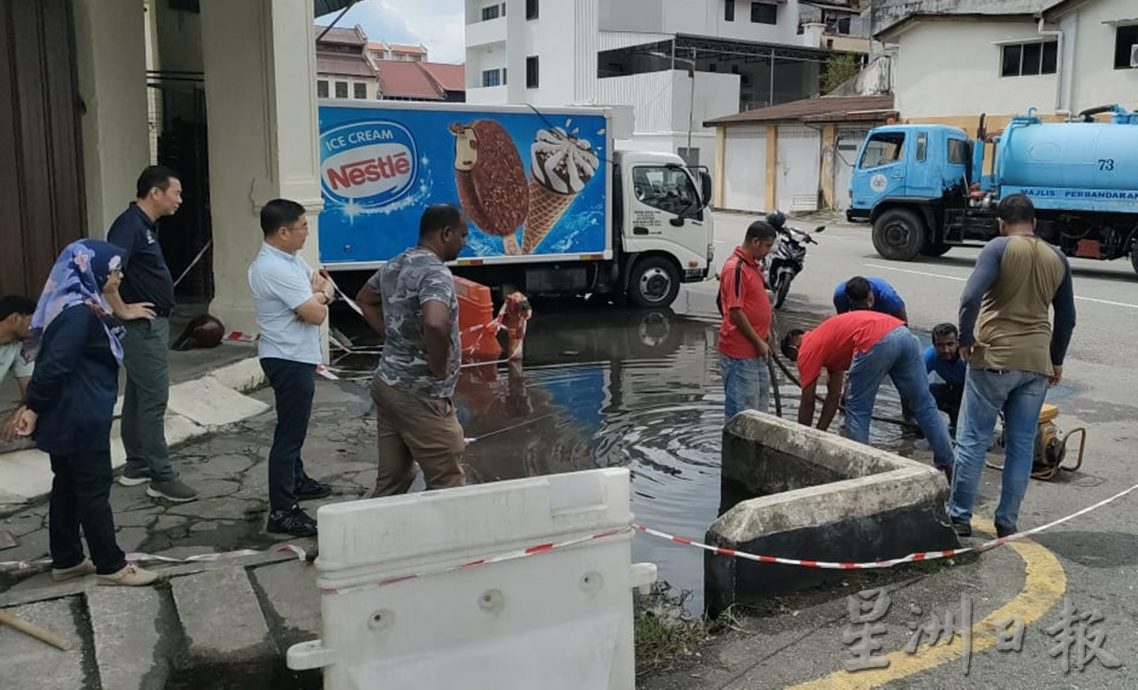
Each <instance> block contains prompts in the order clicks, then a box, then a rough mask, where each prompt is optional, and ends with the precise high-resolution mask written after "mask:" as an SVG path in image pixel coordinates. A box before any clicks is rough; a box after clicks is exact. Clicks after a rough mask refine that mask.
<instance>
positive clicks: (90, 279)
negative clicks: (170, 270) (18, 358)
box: [25, 240, 123, 364]
mask: <svg viewBox="0 0 1138 690" xmlns="http://www.w3.org/2000/svg"><path fill="white" fill-rule="evenodd" d="M122 263H123V250H122V249H121V248H120V247H117V246H115V245H113V244H111V243H109V242H103V241H101V240H79V241H77V242H72V243H71V244H69V245H67V246H66V247H64V248H63V251H62V252H60V254H59V258H57V259H56V260H55V265H54V266H52V268H51V275H49V276H48V278H47V282H46V283H45V284H44V286H43V294H41V295H40V299H39V302H38V303H37V304H36V312H35V314H33V315H32V328H31V335H32V337H31V339H30V341H29V342H28V343H27V344H26V347H25V350H26V351H29V352H33V353H34V352H35V351H36V350H38V349H39V343H40V340H41V339H42V338H43V334H44V332H45V331H47V327H48V326H50V325H51V322H52V321H54V320H55V317H57V316H59V315H60V313H61V312H63V310H64V309H66V308H68V307H72V306H75V305H77V304H85V305H87V306H88V307H90V308H91V309H92V310H93V311H94V312H95V314H96V315H97V316H98V317H99V319H100V320H101V321H102V322H103V329H104V330H106V332H107V340H108V342H109V343H110V345H111V352H113V353H114V355H115V359H117V360H118V361H119V363H120V364H121V363H122V354H123V350H122V336H123V327H122V324H121V323H119V322H118V321H117V320H116V319H115V318H114V316H112V314H111V307H110V305H109V304H107V300H106V298H105V297H103V286H104V285H106V283H107V278H108V277H110V275H111V272H113V271H115V270H117V269H121V268H122Z"/></svg>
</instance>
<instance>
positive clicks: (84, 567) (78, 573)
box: [51, 558, 95, 582]
mask: <svg viewBox="0 0 1138 690" xmlns="http://www.w3.org/2000/svg"><path fill="white" fill-rule="evenodd" d="M94 574H95V564H94V563H92V562H91V559H90V558H84V559H83V561H82V562H81V563H80V564H79V565H73V566H71V567H70V568H52V569H51V579H53V580H55V581H56V582H67V581H68V580H74V579H75V578H78V577H86V576H88V575H94Z"/></svg>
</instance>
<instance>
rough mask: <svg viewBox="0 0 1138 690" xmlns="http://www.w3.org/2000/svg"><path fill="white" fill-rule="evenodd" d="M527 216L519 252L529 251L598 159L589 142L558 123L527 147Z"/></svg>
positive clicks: (590, 176) (594, 169)
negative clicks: (528, 168) (529, 178)
mask: <svg viewBox="0 0 1138 690" xmlns="http://www.w3.org/2000/svg"><path fill="white" fill-rule="evenodd" d="M530 157H531V161H530V169H531V174H532V179H531V180H530V183H529V218H528V219H527V220H526V229H525V232H524V233H523V235H522V252H523V253H525V254H532V253H533V250H534V249H536V248H537V246H538V245H539V244H541V241H542V240H543V239H545V236H546V235H548V234H549V231H550V229H551V228H553V226H554V225H556V224H557V221H558V220H560V219H561V216H562V215H564V213H565V209H567V208H569V204H571V203H573V199H574V198H576V196H577V195H578V194H580V193H581V190H582V189H584V188H585V185H586V184H588V183H589V180H591V179H593V175H595V174H596V173H597V167H598V166H599V165H600V159H599V158H598V157H597V154H596V152H594V151H593V147H592V145H591V144H590V143H589V142H588V141H586V140H584V139H578V138H577V137H575V136H573V135H572V134H569V133H568V132H566V131H565V130H564V129H561V128H560V127H555V128H553V129H543V130H540V131H539V132H538V133H537V136H536V137H535V138H534V142H533V145H532V146H531V147H530Z"/></svg>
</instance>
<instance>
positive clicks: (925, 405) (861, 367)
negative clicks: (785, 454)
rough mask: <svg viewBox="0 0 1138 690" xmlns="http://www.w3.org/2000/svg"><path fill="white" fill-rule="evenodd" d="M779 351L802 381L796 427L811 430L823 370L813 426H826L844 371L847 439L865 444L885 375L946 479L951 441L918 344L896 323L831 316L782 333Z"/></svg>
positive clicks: (876, 317)
mask: <svg viewBox="0 0 1138 690" xmlns="http://www.w3.org/2000/svg"><path fill="white" fill-rule="evenodd" d="M782 352H783V354H784V355H786V357H787V359H790V360H793V361H795V362H797V363H798V374H799V376H800V377H801V379H802V381H801V383H802V403H801V404H800V406H799V408H798V422H799V423H800V424H805V425H806V426H810V424H812V423H813V421H814V401H815V397H816V389H817V386H818V377H819V376H820V375H821V373H822V369H825V370H826V374H827V377H828V379H827V383H826V393H827V395H826V402H825V404H823V405H822V415H821V417H820V418H819V419H818V428H819V429H822V430H823V431H825V430H826V429H827V428H829V426H830V422H831V421H833V419H834V414H835V413H836V412H837V410H838V401H839V397H840V395H841V391H842V379H843V377H844V376H845V372H846V370H849V378H850V383H849V399H848V401H847V402H846V436H848V437H849V438H851V439H853V440H855V441H859V442H861V443H869V420H870V417H871V416H872V415H873V403H874V401H875V399H876V398H877V388H878V386H880V385H881V381H882V379H884V378H885V377H886V375H888V376H889V378H890V379H892V380H893V385H895V386H896V387H897V390H898V392H900V393H901V399H902V400H903V401H907V402H908V404H909V406H910V407H912V409H913V412H914V413H915V414H916V417H917V423H918V424H919V425H920V427H921V430H922V431H924V432H925V438H927V439H928V440H929V443H930V445H932V449H933V462H934V463H935V464H936V466H937V467H939V468H941V469H943V470H944V471H945V474H946V475H949V476H951V475H950V473H951V471H952V460H953V458H952V455H953V453H952V440H951V439H950V438H949V435H948V428H947V427H946V426H945V424H944V420H943V419H941V418H940V414H939V413H938V412H937V409H936V401H934V400H933V397H932V394H930V393H929V379H928V374H927V373H926V372H925V364H924V360H923V358H922V356H921V347H920V343H919V342H918V341H917V337H916V336H915V335H913V334H912V333H910V332H909V329H908V328H906V327H905V324H904V323H903V322H902V321H901V320H900V319H898V318H896V317H893V316H890V315H888V314H882V313H880V312H875V311H865V310H859V311H851V312H846V313H845V314H839V315H837V316H831V317H830V318H828V319H826V320H825V321H823V322H822V323H821V324H819V325H818V327H817V328H815V329H814V330H812V331H802V330H800V329H795V330H792V331H790V332H789V333H787V334H786V335H785V336H784V337H783V339H782Z"/></svg>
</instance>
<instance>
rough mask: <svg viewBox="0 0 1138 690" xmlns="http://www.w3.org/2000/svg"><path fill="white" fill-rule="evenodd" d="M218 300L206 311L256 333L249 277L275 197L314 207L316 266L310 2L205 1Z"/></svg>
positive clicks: (314, 240) (311, 249)
mask: <svg viewBox="0 0 1138 690" xmlns="http://www.w3.org/2000/svg"><path fill="white" fill-rule="evenodd" d="M201 32H202V57H203V63H204V66H205V70H204V71H205V90H206V110H207V113H208V127H209V159H210V162H209V167H210V204H211V215H212V219H213V241H214V250H213V256H214V259H213V275H214V283H215V286H216V294H215V297H214V301H213V304H212V305H211V307H210V313H212V314H213V315H215V316H217V317H218V318H219V319H221V320H222V322H223V323H224V324H225V326H226V328H228V329H230V330H240V331H247V332H249V331H255V330H256V323H255V319H254V312H253V300H252V297H251V296H250V294H249V285H248V277H247V276H248V269H249V264H250V263H251V262H252V261H253V259H254V258H255V257H256V255H257V252H258V251H260V248H261V237H262V235H261V229H260V224H259V214H260V211H261V207H262V206H264V204H265V203H266V202H268V201H269V200H271V199H274V198H277V197H285V198H289V199H292V200H294V201H296V202H298V203H300V204H302V205H304V207H305V208H306V209H308V212H309V215H308V225H309V228H310V234H309V236H308V243H307V245H306V247H305V249H304V252H303V254H304V257H305V259H306V260H307V261H308V262H309V263H310V264H311V265H312V266H314V267H315V266H318V265H319V256H318V247H319V236H320V235H319V228H318V222H317V221H318V218H317V214H318V213H319V212H320V209H321V208H322V205H323V204H322V201H321V198H320V183H319V177H318V175H319V170H318V169H319V155H318V150H317V119H316V90H315V86H314V85H315V83H316V56H315V51H314V48H313V46H314V43H315V35H314V30H313V7H312V0H247V1H245V2H239V3H234V2H229V1H228V0H202V2H201Z"/></svg>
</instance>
